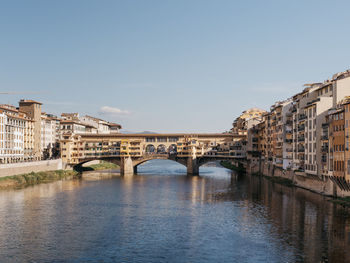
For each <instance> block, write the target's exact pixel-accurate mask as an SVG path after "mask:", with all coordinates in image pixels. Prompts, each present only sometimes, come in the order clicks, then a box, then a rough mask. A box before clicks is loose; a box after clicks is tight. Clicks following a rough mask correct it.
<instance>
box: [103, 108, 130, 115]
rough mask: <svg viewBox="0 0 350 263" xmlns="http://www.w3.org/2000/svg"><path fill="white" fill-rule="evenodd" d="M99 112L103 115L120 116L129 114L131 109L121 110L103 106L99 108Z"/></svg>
mask: <svg viewBox="0 0 350 263" xmlns="http://www.w3.org/2000/svg"><path fill="white" fill-rule="evenodd" d="M99 114H101V115H109V116H120V115H128V114H130V111H128V110H121V109H118V108H115V107H110V106H103V107H101V108H100V110H99Z"/></svg>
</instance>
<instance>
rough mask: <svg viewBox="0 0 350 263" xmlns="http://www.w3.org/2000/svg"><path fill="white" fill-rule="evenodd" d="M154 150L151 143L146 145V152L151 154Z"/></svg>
mask: <svg viewBox="0 0 350 263" xmlns="http://www.w3.org/2000/svg"><path fill="white" fill-rule="evenodd" d="M155 152H156V148H155V147H154V145H153V144H148V145H147V146H146V153H148V154H151V153H155Z"/></svg>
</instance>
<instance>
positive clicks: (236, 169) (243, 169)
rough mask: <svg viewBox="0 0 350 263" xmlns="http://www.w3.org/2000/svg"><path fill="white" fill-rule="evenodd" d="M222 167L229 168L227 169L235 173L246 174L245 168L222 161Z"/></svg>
mask: <svg viewBox="0 0 350 263" xmlns="http://www.w3.org/2000/svg"><path fill="white" fill-rule="evenodd" d="M220 165H221V166H223V167H225V168H227V169H230V170H232V171H235V172H237V173H245V172H246V169H245V168H244V167H243V166H235V165H233V164H232V163H230V162H228V161H221V162H220Z"/></svg>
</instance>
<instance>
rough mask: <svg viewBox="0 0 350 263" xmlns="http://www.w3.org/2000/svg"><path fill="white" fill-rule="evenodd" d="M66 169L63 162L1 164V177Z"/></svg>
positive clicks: (59, 160)
mask: <svg viewBox="0 0 350 263" xmlns="http://www.w3.org/2000/svg"><path fill="white" fill-rule="evenodd" d="M61 169H65V167H64V165H63V164H62V160H61V159H58V160H47V161H37V162H25V163H10V164H0V177H5V176H12V175H18V174H26V173H31V172H44V171H54V170H61Z"/></svg>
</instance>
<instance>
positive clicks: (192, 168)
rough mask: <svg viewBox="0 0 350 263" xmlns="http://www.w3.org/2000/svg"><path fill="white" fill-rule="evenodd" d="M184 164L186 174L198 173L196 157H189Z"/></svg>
mask: <svg viewBox="0 0 350 263" xmlns="http://www.w3.org/2000/svg"><path fill="white" fill-rule="evenodd" d="M186 166H187V174H188V175H199V163H198V161H197V159H196V158H193V157H189V158H188V159H187V165H186Z"/></svg>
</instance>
